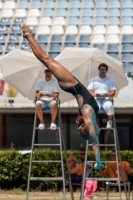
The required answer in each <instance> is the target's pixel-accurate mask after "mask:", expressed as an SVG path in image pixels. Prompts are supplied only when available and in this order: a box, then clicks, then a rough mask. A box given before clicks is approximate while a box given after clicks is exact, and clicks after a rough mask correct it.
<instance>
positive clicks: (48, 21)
mask: <svg viewBox="0 0 133 200" xmlns="http://www.w3.org/2000/svg"><path fill="white" fill-rule="evenodd" d="M51 24H52V20H51V18H50V17H42V18H41V20H40V23H39V25H40V26H45V25H46V26H51Z"/></svg>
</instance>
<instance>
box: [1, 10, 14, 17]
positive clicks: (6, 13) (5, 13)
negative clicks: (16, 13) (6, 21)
mask: <svg viewBox="0 0 133 200" xmlns="http://www.w3.org/2000/svg"><path fill="white" fill-rule="evenodd" d="M1 17H13V10H12V9H3V10H2V13H1Z"/></svg>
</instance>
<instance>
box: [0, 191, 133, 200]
mask: <svg viewBox="0 0 133 200" xmlns="http://www.w3.org/2000/svg"><path fill="white" fill-rule="evenodd" d="M11 193H12V192H11ZM11 193H10V192H9V191H8V192H7V191H3V192H2V191H1V192H0V200H26V193H25V192H20V193H19V192H16V193H18V194H15V193H14V194H11ZM38 194H39V195H40V196H36V195H38ZM51 194H52V193H51ZM33 195H34V196H29V198H28V199H29V200H57V199H58V200H62V199H63V198H62V197H60V196H56V195H62V193H54V196H49V195H50V193H44V192H41V193H35V192H34V193H33ZM42 195H47V196H42ZM118 195H119V193H114V192H111V193H110V198H109V200H120V196H118ZM130 197H131V198H130V200H132V194H131V196H130ZM79 199H80V193H79V192H75V193H74V200H79ZM86 199H88V200H90V199H91V198H86ZM92 199H97V200H104V199H105V200H106V197H105V193H97V194H95V196H94V197H93V198H92ZM66 200H71V196H70V193H67V198H66ZM122 200H126V197H125V193H122Z"/></svg>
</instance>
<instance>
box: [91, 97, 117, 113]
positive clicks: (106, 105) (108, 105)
mask: <svg viewBox="0 0 133 200" xmlns="http://www.w3.org/2000/svg"><path fill="white" fill-rule="evenodd" d="M95 100H96V102H97V104H98V106H99V110H100V109H101V108H103V109H104V110H105V112H106V114H107V115H113V114H114V106H113V104H112V100H111V99H105V98H96V99H95Z"/></svg>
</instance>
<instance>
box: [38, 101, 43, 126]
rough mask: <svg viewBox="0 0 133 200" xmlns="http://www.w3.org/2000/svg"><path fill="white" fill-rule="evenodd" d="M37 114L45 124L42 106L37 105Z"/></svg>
mask: <svg viewBox="0 0 133 200" xmlns="http://www.w3.org/2000/svg"><path fill="white" fill-rule="evenodd" d="M36 113H37V116H38V118H39V120H40V122H41V123H44V118H43V111H42V107H41V105H40V104H36Z"/></svg>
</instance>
